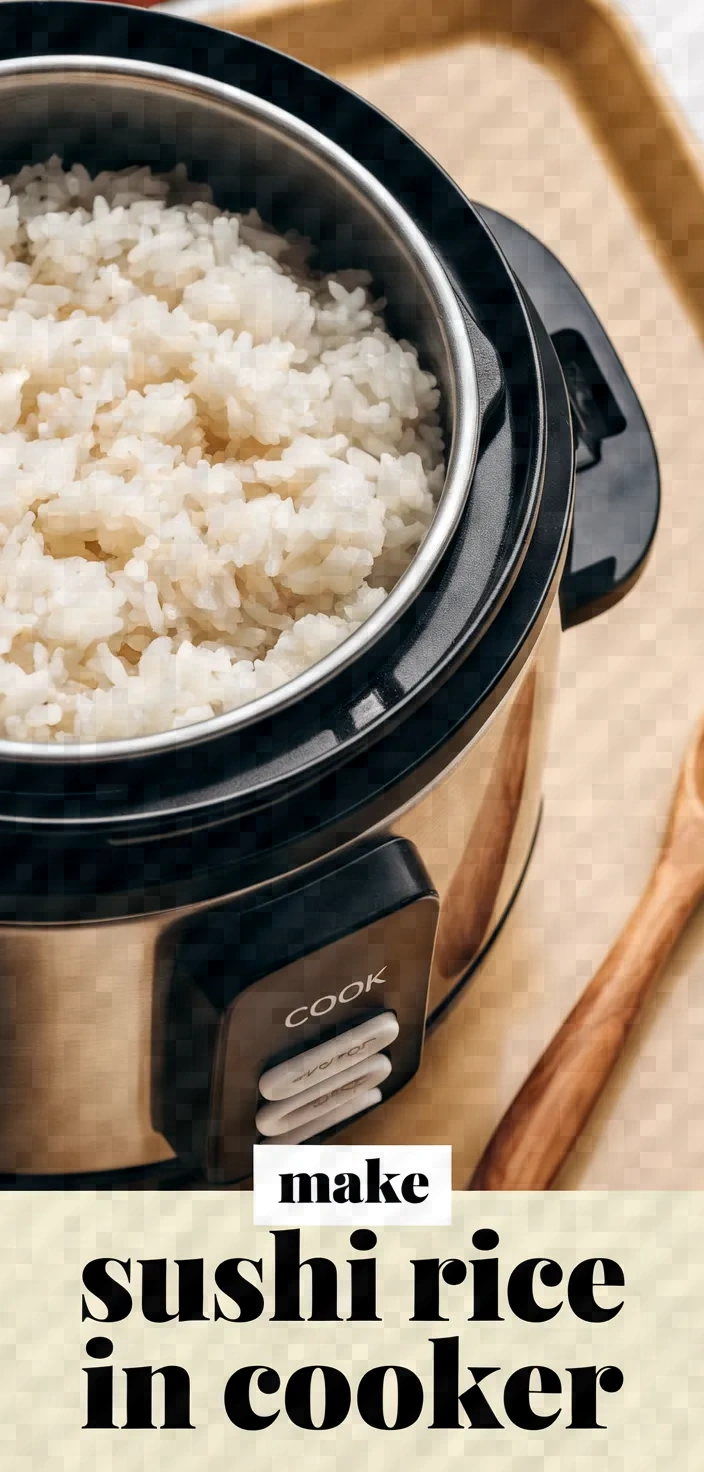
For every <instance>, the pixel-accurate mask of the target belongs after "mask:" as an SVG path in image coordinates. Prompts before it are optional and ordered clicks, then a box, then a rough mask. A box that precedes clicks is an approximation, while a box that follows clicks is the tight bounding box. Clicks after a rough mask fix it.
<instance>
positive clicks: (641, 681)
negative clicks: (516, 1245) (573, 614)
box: [221, 0, 704, 1189]
mask: <svg viewBox="0 0 704 1472" xmlns="http://www.w3.org/2000/svg"><path fill="white" fill-rule="evenodd" d="M221 19H225V20H226V21H227V17H226V16H225V17H221ZM229 23H230V24H231V25H232V29H237V30H238V31H242V32H245V33H246V34H250V35H254V36H256V37H257V38H258V39H261V40H265V41H267V42H268V43H269V44H272V45H276V46H279V47H280V48H281V49H284V50H289V51H291V52H293V53H295V54H296V55H300V56H301V57H302V58H303V59H305V60H307V61H309V62H311V63H312V64H313V65H318V66H321V67H323V68H324V69H326V70H331V71H332V70H336V71H343V72H344V80H345V82H346V83H347V84H349V85H350V86H352V87H353V88H355V89H356V90H357V91H358V92H361V93H362V94H363V95H364V96H365V97H367V98H368V99H369V100H370V101H371V102H373V103H375V104H376V105H377V106H379V107H381V108H382V109H383V110H384V111H385V112H386V113H388V114H390V115H391V116H392V117H393V118H394V119H396V120H397V121H398V122H399V123H400V124H401V125H402V126H403V127H405V128H406V129H407V130H408V131H409V132H411V133H412V134H413V135H414V136H415V137H417V138H418V139H419V141H420V142H421V143H422V144H423V145H424V146H425V147H426V148H428V149H429V150H430V151H431V152H432V153H433V154H434V155H435V156H436V157H437V158H438V159H439V160H440V162H441V163H442V164H443V165H444V166H445V168H446V169H447V170H448V171H449V172H450V174H451V175H452V176H453V177H454V178H455V179H456V180H457V182H458V183H459V184H460V185H461V187H462V188H463V189H464V190H466V192H467V193H468V194H469V195H470V196H471V197H473V198H475V199H478V200H482V201H484V202H486V203H487V204H491V205H494V206H496V207H497V208H498V209H500V210H503V211H504V212H505V213H507V214H509V215H512V216H513V217H514V218H515V219H517V220H519V221H520V222H521V223H522V224H524V225H526V226H527V227H528V228H529V229H531V230H533V231H534V232H535V233H536V234H538V235H539V236H541V237H542V239H543V240H545V242H546V243H547V244H548V245H550V246H551V247H552V248H553V249H554V250H555V251H556V252H557V253H558V254H559V255H560V256H561V258H562V260H563V261H564V263H565V264H566V266H567V267H568V268H569V270H570V271H572V273H573V275H574V276H575V277H576V279H577V280H578V281H579V282H580V284H581V286H582V287H583V289H584V290H585V291H586V293H587V295H588V296H589V298H590V300H591V301H592V303H593V305H594V307H595V309H596V311H597V312H598V313H599V315H600V316H601V318H602V320H603V321H604V323H605V325H606V327H607V330H608V331H609V333H610V334H611V336H612V339H613V341H614V344H615V346H616V348H617V350H618V352H619V353H620V355H621V356H622V358H623V360H624V362H625V365H626V367H627V369H628V371H629V373H630V375H631V377H632V379H633V382H634V384H635V386H636V388H637V390H638V392H639V393H640V395H641V398H642V400H643V403H644V406H645V409H646V412H647V414H648V417H649V419H650V421H651V425H652V428H653V431H654V434H655V439H656V443H657V447H658V451H659V455H660V460H661V468H662V478H663V513H662V521H661V526H660V530H659V534H658V539H657V544H656V549H655V552H654V555H653V557H652V559H651V562H650V564H649V566H648V569H647V571H646V573H645V576H644V577H643V579H642V581H641V582H640V584H639V585H638V586H637V587H636V589H635V590H634V591H633V592H632V593H631V594H630V596H629V597H628V598H627V600H626V601H625V602H624V603H623V604H622V605H620V606H619V607H618V608H616V609H614V610H612V611H611V612H610V613H608V614H607V615H605V616H603V617H602V618H600V619H598V620H596V621H595V622H593V623H591V624H585V625H582V626H581V627H579V628H577V629H575V630H573V631H571V632H570V633H569V634H567V635H565V638H564V641H563V660H562V672H561V682H560V694H559V702H558V708H557V711H556V715H555V720H554V726H553V734H552V742H551V748H550V754H549V760H548V767H547V772H546V778H545V817H544V822H543V827H542V832H541V835H540V839H539V844H538V848H537V852H536V854H535V858H534V862H533V864H532V866H531V869H530V873H529V876H528V878H527V880H526V883H525V885H524V888H523V891H522V893H521V896H520V899H519V901H518V903H517V905H516V907H515V909H514V911H513V913H512V915H511V918H510V920H509V922H508V923H507V925H506V927H505V929H504V931H503V933H502V935H501V936H500V938H499V940H498V942H497V944H496V945H495V946H494V948H493V950H492V952H491V954H490V956H489V958H488V960H487V961H486V963H485V965H484V967H483V969H482V971H481V973H480V975H479V976H478V978H477V980H476V981H475V983H474V985H473V986H472V988H471V989H470V990H468V992H467V994H466V996H465V998H464V1000H463V1001H462V1003H461V1004H460V1006H459V1007H458V1008H457V1009H456V1011H455V1012H454V1013H453V1014H452V1018H451V1020H450V1021H449V1022H448V1023H447V1024H446V1025H445V1026H443V1027H441V1028H440V1029H439V1030H438V1031H437V1032H436V1034H435V1035H434V1036H433V1037H432V1038H431V1040H430V1041H429V1043H428V1045H427V1049H426V1056H425V1062H424V1066H423V1069H422V1071H421V1073H420V1075H419V1077H418V1078H417V1080H416V1081H414V1083H413V1084H412V1085H411V1086H410V1087H409V1088H408V1089H407V1090H406V1091H404V1093H403V1095H402V1096H399V1097H398V1098H397V1099H396V1100H392V1101H390V1102H389V1104H387V1105H386V1106H384V1107H383V1108H382V1109H381V1110H378V1111H377V1112H376V1113H375V1114H374V1115H372V1116H369V1118H368V1119H367V1120H365V1121H364V1122H363V1123H362V1124H360V1125H359V1126H357V1127H355V1128H351V1129H349V1130H348V1131H347V1132H346V1133H345V1135H344V1136H342V1137H341V1138H343V1139H348V1140H358V1141H360V1142H364V1143H367V1142H372V1141H376V1142H381V1141H392V1140H393V1141H397V1142H407V1141H411V1140H414V1139H417V1140H419V1141H423V1142H432V1141H441V1140H448V1139H449V1140H450V1141H451V1142H452V1144H453V1147H454V1161H455V1185H456V1186H457V1187H461V1186H463V1185H465V1184H466V1182H467V1179H468V1177H469V1175H470V1173H471V1168H472V1166H473V1164H474V1162H475V1161H476V1159H477V1158H478V1156H479V1154H480V1153H481V1149H482V1147H483V1144H484V1142H485V1140H486V1139H487V1137H488V1135H489V1134H490V1133H491V1131H492V1129H493V1128H494V1126H495V1124H496V1122H497V1120H498V1118H499V1116H500V1114H501V1113H502V1111H503V1110H504V1108H505V1107H506V1105H507V1104H508V1102H509V1100H510V1099H511V1097H512V1096H513V1094H514V1092H515V1091H516V1089H517V1087H518V1086H519V1084H520V1083H521V1081H522V1080H523V1078H524V1077H525V1075H526V1073H527V1072H528V1070H529V1069H530V1067H531V1066H532V1064H533V1062H534V1061H535V1059H536V1058H537V1056H538V1055H539V1053H540V1052H541V1050H542V1048H543V1047H544V1045H545V1043H546V1042H547V1040H548V1039H549V1037H550V1036H551V1035H552V1033H553V1032H554V1030H555V1028H556V1027H557V1026H558V1025H559V1023H560V1022H561V1020H562V1019H563V1017H564V1016H565V1015H566V1013H567V1012H568V1011H569V1009H570V1008H571V1006H572V1005H573V1002H574V1000H575V999H576V997H577V995H578V993H579V992H580V991H581V989H582V988H583V987H584V986H585V985H586V983H587V981H588V980H589V978H590V976H591V974H592V972H593V971H594V969H595V968H596V966H597V965H598V963H599V961H600V960H601V958H602V956H603V954H604V952H605V951H606V949H607V948H608V946H609V944H610V943H611V941H612V939H613V938H614V936H615V934H616V933H617V931H618V930H619V929H620V927H621V925H622V924H623V922H624V921H625V919H626V916H627V914H628V912H629V909H630V907H631V905H632V903H633V902H634V901H635V899H636V897H637V895H638V893H639V891H640V889H641V888H642V886H643V885H644V884H645V881H646V878H647V874H648V870H649V867H650V864H651V862H652V860H653V858H654V856H655V852H656V848H657V844H658V840H659V837H660V834H661V831H662V828H663V825H664V822H665V817H666V814H667V809H668V805H669V801H670V795H671V790H672V785H673V780H674V776H675V772H676V769H677V767H678V764H679V761H680V758H681V755H682V752H683V749H684V746H685V744H686V740H687V737H688V734H689V732H690V729H691V727H692V725H693V723H694V721H695V720H696V718H697V717H698V716H699V714H700V713H701V711H702V709H704V551H703V549H704V408H703V405H704V347H703V346H702V340H701V334H702V330H703V329H704V187H703V185H702V174H701V163H700V159H699V157H698V154H697V151H696V149H695V147H694V145H693V144H692V143H691V142H690V140H689V139H688V137H687V136H686V134H685V132H684V131H683V128H682V126H681V123H680V120H679V119H678V117H677V116H676V114H675V112H674V110H673V108H672V107H671V105H669V103H668V101H667V99H666V98H665V97H664V96H663V94H662V92H661V90H660V87H659V84H658V82H657V80H656V79H655V78H654V77H653V76H652V74H651V72H650V71H649V68H648V65H647V63H646V62H645V60H644V59H643V57H642V56H641V55H640V54H639V53H638V51H637V48H636V47H635V43H634V42H633V40H632V38H630V36H629V34H628V33H627V31H626V30H624V29H623V27H622V25H621V23H620V22H617V21H616V20H615V18H614V17H613V15H612V14H611V13H610V11H609V10H608V9H606V8H605V7H604V6H603V5H602V4H601V3H597V0H561V3H560V4H559V5H558V6H552V5H546V4H545V3H544V0H512V3H510V4H509V0H505V3H504V0H491V4H489V3H486V4H482V3H473V0H465V3H464V4H463V3H461V0H433V5H432V6H428V5H426V4H425V3H424V0H418V3H417V5H416V6H414V5H413V4H409V3H408V0H373V3H368V0H315V3H312V4H311V3H302V4H298V5H295V6H290V5H289V6H281V5H279V6H277V7H275V8H274V9H272V10H271V11H267V12H266V13H264V12H261V13H260V14H259V15H256V14H254V13H251V12H250V13H249V14H248V15H246V16H244V17H243V16H242V15H240V14H238V15H237V16H236V18H230V22H229ZM703 1183H704V914H702V915H700V916H699V917H698V918H696V919H695V920H694V922H693V923H692V925H691V926H690V928H689V930H688V932H687V934H686V936H685V939H684V940H683V942H682V943H681V945H680V946H679V948H678V950H677V952H676V954H675V956H674V958H673V960H672V962H671V964H670V965H669V967H668V968H667V970H666V972H665V973H664V975H663V977H662V979H661V981H660V983H659V984H658V986H657V989H656V992H655V994H654V996H653V998H652V1001H651V1003H650V1005H649V1006H648V1008H647V1011H646V1012H645V1014H644V1015H643V1017H642V1020H641V1022H640V1024H639V1026H638V1027H637V1030H636V1032H635V1034H634V1036H633V1037H632V1039H631V1042H630V1045H629V1047H628V1050H627V1053H626V1056H625V1057H624V1059H623V1061H622V1064H621V1065H620V1066H619V1069H618V1072H617V1074H616V1076H615V1077H614V1079H613V1080H612V1083H611V1085H610V1086H609V1088H608V1089H607V1092H606V1094H605V1096H604V1097H603V1099H602V1102H601V1104H600V1106H599V1108H598V1111H597V1113H596V1114H595V1116H594V1117H593V1119H592V1122H591V1124H590V1125H589V1127H588V1129H587V1132H586V1134H585V1136H584V1137H583V1139H582V1142H581V1144H580V1146H579V1148H578V1150H577V1151H576V1153H575V1155H574V1156H573V1158H572V1160H571V1162H570V1163H569V1165H568V1166H567V1168H566V1169H565V1170H564V1172H563V1174H562V1177H561V1179H560V1181H559V1183H558V1184H559V1185H561V1186H562V1187H564V1188H584V1187H592V1188H607V1187H609V1188H616V1189H618V1188H619V1187H640V1188H683V1187H698V1186H700V1185H701V1184H703Z"/></svg>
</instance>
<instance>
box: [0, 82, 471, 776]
mask: <svg viewBox="0 0 704 1472" xmlns="http://www.w3.org/2000/svg"><path fill="white" fill-rule="evenodd" d="M67 73H68V74H69V77H70V75H71V74H75V75H77V76H78V77H79V78H80V81H81V82H90V81H91V80H95V81H96V82H97V83H98V85H99V84H100V82H101V81H113V82H117V83H119V84H120V85H123V86H124V85H125V84H129V82H130V81H131V80H132V81H134V82H135V83H136V84H138V83H139V82H142V83H147V82H148V83H149V86H150V88H151V87H153V86H154V85H156V86H158V87H159V88H160V89H161V90H162V91H164V92H168V91H170V92H172V93H176V94H177V95H181V96H183V95H184V94H186V95H190V96H194V95H195V98H196V100H202V99H205V100H206V101H209V102H211V103H212V104H213V106H214V107H215V108H219V109H220V110H223V111H228V112H229V113H230V114H231V115H233V116H235V117H236V116H237V113H238V112H239V113H240V114H242V113H244V114H245V115H246V116H247V117H249V118H251V117H252V116H253V117H254V119H255V121H256V122H257V123H258V125H259V126H260V127H261V128H263V129H265V130H266V131H267V132H268V133H269V135H270V136H281V135H283V136H284V138H285V140H286V142H287V144H288V145H289V146H290V145H293V147H294V148H297V149H298V150H299V151H300V152H305V153H306V154H307V155H308V156H310V154H311V153H312V154H313V156H314V158H315V161H316V163H318V164H319V165H321V166H322V167H323V168H324V169H327V171H328V173H337V174H338V175H340V174H341V175H342V176H343V178H344V179H345V181H346V182H347V184H348V186H351V187H352V189H353V190H354V191H355V192H356V193H357V195H358V196H361V197H362V198H363V199H364V202H365V204H366V206H367V207H369V206H371V207H372V209H373V211H374V212H375V214H376V217H377V219H379V220H380V221H381V222H382V224H383V225H384V226H385V228H386V231H387V234H389V235H390V236H391V237H392V238H393V241H394V244H395V245H396V247H397V248H401V249H402V250H403V251H404V252H405V253H406V255H407V256H408V257H410V260H411V263H412V265H413V266H414V267H415V269H416V270H417V271H418V273H419V275H420V277H421V279H422V282H423V286H424V288H425V290H426V292H427V293H428V295H429V297H430V299H431V302H432V304H433V306H434V308H435V311H436V320H437V325H438V327H439V330H440V334H441V337H442V341H443V346H444V349H445V353H446V358H447V365H448V370H449V374H448V377H449V386H450V393H449V399H450V402H449V404H448V405H447V406H446V407H447V410H448V419H449V422H450V424H451V426H452V434H451V447H450V454H449V458H448V463H447V470H446V476H445V482H444V486H443V490H442V492H441V495H440V499H439V501H438V506H437V511H436V513H435V516H434V518H433V521H432V522H431V525H430V528H429V530H428V532H427V534H426V536H425V538H424V540H423V542H422V543H421V546H420V547H419V549H418V551H417V552H416V554H415V556H414V557H413V559H412V561H411V563H410V565H409V567H408V568H407V569H406V571H405V572H404V573H403V574H402V575H401V577H400V578H399V580H398V582H397V583H396V584H395V585H394V587H393V589H392V590H391V592H390V593H389V594H388V595H387V597H386V599H385V601H384V603H383V604H382V605H381V606H380V607H379V608H378V609H377V610H376V611H375V612H374V613H373V614H372V615H371V616H370V617H369V618H368V619H366V620H365V621H364V623H363V624H362V625H361V626H360V628H359V629H358V630H356V631H355V633H353V634H350V635H348V636H347V638H346V639H344V640H343V642H342V643H341V644H340V645H339V646H338V647H337V649H335V650H333V651H332V653H331V654H329V655H326V656H325V657H324V658H323V659H320V660H318V661H316V663H315V664H313V665H311V666H310V667H309V669H307V670H305V671H303V673H302V674H300V675H297V676H295V678H294V679H292V680H289V681H287V682H286V684H284V685H281V686H279V687H278V688H277V689H276V690H274V691H271V692H269V693H267V694H265V695H261V696H258V697H257V698H256V699H255V700H252V701H249V702H247V703H246V704H244V705H242V706H239V707H237V708H235V709H234V710H231V711H226V712H224V713H223V714H222V715H219V716H213V717H211V718H210V719H209V720H207V721H201V722H197V723H194V724H193V725H190V726H181V727H179V728H177V729H176V730H166V731H160V732H154V733H153V734H150V735H147V736H136V737H128V738H122V739H119V740H111V741H99V742H96V741H91V742H87V741H86V742H83V741H80V740H73V741H71V742H67V743H65V744H64V743H56V744H54V743H48V742H43V743H32V742H19V741H10V740H7V739H6V738H0V759H4V760H11V761H13V762H16V763H29V764H32V765H34V764H37V763H44V762H50V763H51V764H52V765H56V764H75V763H77V762H84V761H95V760H97V761H101V762H102V761H113V760H124V759H125V758H130V757H138V756H149V755H157V754H159V753H160V752H161V751H167V750H174V749H183V748H185V747H190V746H195V745H200V744H201V743H203V742H205V741H207V740H209V739H211V738H213V737H216V736H223V735H225V734H228V733H229V732H233V731H236V730H242V729H244V728H245V727H247V726H251V725H253V724H254V723H255V722H256V721H257V720H260V719H262V718H265V717H269V716H271V715H273V714H275V713H278V712H280V711H281V710H283V709H285V708H286V707H287V706H291V705H293V704H294V703H296V702H297V701H298V700H300V699H301V698H302V697H304V696H306V695H310V694H312V693H313V692H314V691H315V690H317V689H319V688H320V687H321V686H322V685H324V684H326V683H327V682H328V681H329V680H331V679H332V678H333V677H334V676H337V675H339V674H341V673H342V672H343V671H344V670H345V669H347V668H349V667H350V666H351V665H352V664H353V663H354V661H355V660H356V659H357V658H358V657H359V656H360V655H362V654H364V653H367V652H368V651H369V649H370V648H371V646H372V645H374V644H376V643H377V642H378V640H379V639H380V638H381V637H382V636H383V635H384V634H386V633H387V632H388V631H389V630H390V629H391V628H392V626H393V625H394V624H395V623H396V622H397V621H398V619H399V618H400V617H401V616H402V615H403V614H404V613H405V612H407V610H408V609H409V607H410V606H411V604H412V603H413V601H414V600H415V598H416V597H417V595H418V593H419V592H420V591H421V589H422V588H423V587H424V585H425V584H426V583H427V581H428V579H429V578H430V576H431V575H432V573H433V572H434V570H435V568H436V567H437V566H438V563H439V562H440V561H441V559H442V557H443V555H444V553H445V552H446V550H447V548H448V546H449V545H450V542H451V540H452V537H453V535H454V532H455V531H456V528H457V526H458V524H459V521H460V518H461V516H462V513H463V511H464V508H465V505H466V502H467V499H468V496H469V492H470V488H471V484H472V478H473V474H474V468H475V464H476V458H477V451H478V443H479V393H478V384H477V374H476V367H475V362H474V355H473V351H472V347H471V343H470V339H469V335H468V332H467V327H466V323H465V320H464V317H463V314H462V311H461V308H460V305H459V301H458V299H457V296H456V294H455V291H454V289H453V287H452V284H451V282H450V279H449V277H448V276H447V274H446V272H445V271H444V269H443V268H442V266H441V265H440V262H439V260H438V258H437V257H436V255H435V253H434V251H433V249H432V247H431V245H430V244H429V242H428V241H427V239H426V237H425V236H424V234H423V232H422V231H421V230H420V229H419V228H418V226H417V225H416V224H415V223H414V221H413V220H412V218H411V216H410V215H409V214H408V213H407V211H406V210H405V209H403V208H402V206H401V205H399V204H398V203H397V202H396V200H395V199H394V197H393V195H392V194H391V193H390V191H389V190H387V189H386V188H385V187H384V186H383V185H382V184H380V183H379V181H378V180H377V179H376V178H375V177H374V176H373V175H372V174H371V173H370V172H369V171H368V170H367V169H366V168H364V167H363V166H362V165H361V164H358V163H357V162H356V160H355V159H354V158H353V157H352V155H351V154H349V153H347V152H346V151H345V150H344V149H342V148H341V147H340V146H339V145H338V144H337V143H334V142H333V141H332V140H331V139H329V138H327V137H326V136H325V135H324V134H322V133H320V132H318V131H317V130H316V129H314V128H312V127H311V126H310V125H309V124H307V123H304V122H302V121H300V120H299V119H298V118H296V117H295V116H294V115H293V114H291V113H288V112H287V111H286V110H285V109H283V108H281V107H278V106H277V105H275V104H274V103H271V102H269V101H268V100H265V99H261V98H259V97H257V96H256V95H254V94H252V93H249V92H247V91H246V90H245V89H243V88H240V87H234V86H230V85H229V84H227V83H223V82H218V81H215V80H212V79H210V78H205V77H201V76H198V75H197V74H195V73H191V72H189V71H185V70H182V69H180V68H175V67H174V68H172V67H170V66H163V65H161V64H159V63H153V62H143V61H137V60H131V59H130V60H129V61H123V60H122V59H119V60H118V59H113V58H111V57H109V56H101V57H93V56H91V57H87V56H81V55H70V54H67V55H63V56H46V57H41V58H37V57H20V58H13V59H12V60H9V61H3V62H0V95H1V93H2V89H3V83H4V82H5V81H7V80H12V79H14V78H15V77H18V76H20V77H23V76H26V77H29V78H31V82H32V83H33V84H41V83H46V82H47V81H48V82H49V83H50V84H54V85H57V84H59V85H63V86H64V87H65V85H66V74H67ZM138 162H139V160H135V163H138Z"/></svg>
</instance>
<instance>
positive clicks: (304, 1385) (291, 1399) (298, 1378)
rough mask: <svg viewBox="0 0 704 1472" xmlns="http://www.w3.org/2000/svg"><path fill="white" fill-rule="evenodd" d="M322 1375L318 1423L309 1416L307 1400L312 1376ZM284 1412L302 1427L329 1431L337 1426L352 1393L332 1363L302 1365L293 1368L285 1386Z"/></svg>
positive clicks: (308, 1399)
mask: <svg viewBox="0 0 704 1472" xmlns="http://www.w3.org/2000/svg"><path fill="white" fill-rule="evenodd" d="M315 1374H320V1375H322V1377H323V1419H322V1421H321V1422H320V1425H319V1426H316V1424H315V1421H314V1420H313V1412H312V1408H311V1400H312V1394H313V1376H314V1375H315ZM285 1400H286V1414H287V1416H288V1418H289V1421H293V1424H294V1426H300V1427H301V1430H302V1431H333V1430H334V1429H335V1427H336V1426H341V1425H342V1422H343V1421H344V1420H345V1418H346V1416H347V1413H348V1411H349V1408H350V1406H351V1404H352V1393H351V1391H350V1387H349V1385H348V1383H347V1380H346V1379H345V1376H344V1375H343V1373H342V1371H341V1370H336V1369H335V1368H334V1366H333V1365H304V1366H303V1368H302V1369H300V1370H294V1372H293V1374H292V1376H291V1378H290V1380H289V1382H288V1385H287V1386H286V1397H285Z"/></svg>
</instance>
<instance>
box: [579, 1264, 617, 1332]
mask: <svg viewBox="0 0 704 1472" xmlns="http://www.w3.org/2000/svg"><path fill="white" fill-rule="evenodd" d="M598 1267H601V1268H602V1269H603V1278H602V1282H601V1283H597V1282H596V1281H595V1273H596V1269H597V1268H598ZM625 1281H626V1280H625V1278H624V1276H623V1268H622V1267H621V1266H620V1265H619V1263H617V1262H614V1261H613V1259H612V1258H610V1257H590V1258H587V1259H586V1261H585V1262H578V1263H577V1266H576V1268H573V1270H572V1272H571V1273H570V1280H569V1283H568V1285H567V1298H568V1300H569V1305H570V1308H571V1309H572V1312H573V1314H576V1316H577V1318H578V1319H583V1320H584V1322H585V1324H605V1323H606V1322H607V1320H608V1319H615V1318H616V1315H617V1314H619V1313H620V1312H621V1309H622V1308H623V1299H621V1302H620V1303H617V1304H616V1305H615V1307H614V1308H602V1307H601V1306H600V1304H598V1303H597V1301H596V1299H595V1297H594V1289H595V1288H602V1287H603V1288H623V1286H624V1284H625Z"/></svg>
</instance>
